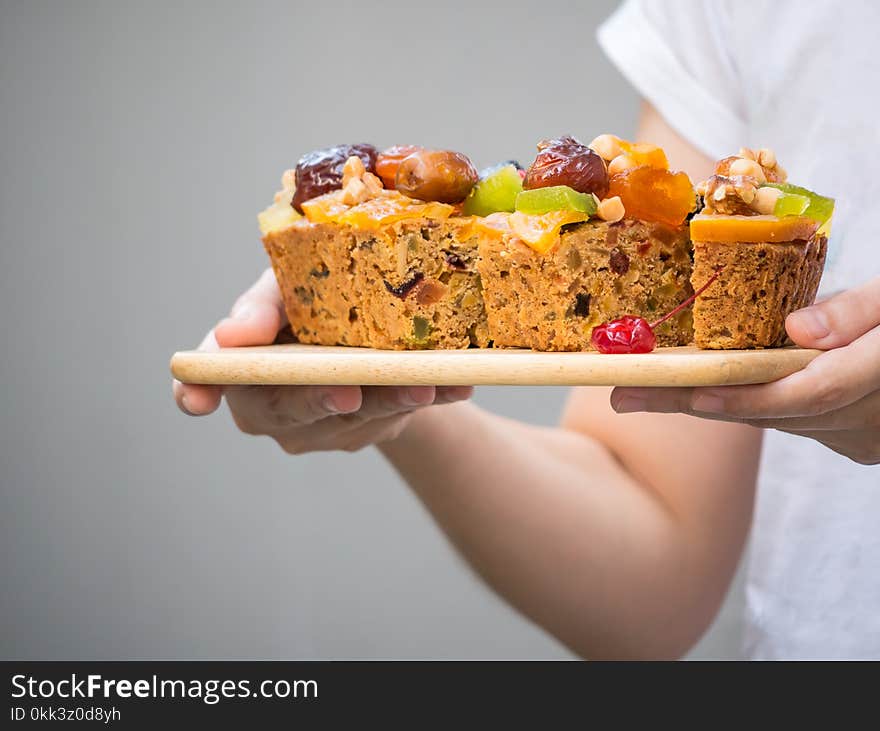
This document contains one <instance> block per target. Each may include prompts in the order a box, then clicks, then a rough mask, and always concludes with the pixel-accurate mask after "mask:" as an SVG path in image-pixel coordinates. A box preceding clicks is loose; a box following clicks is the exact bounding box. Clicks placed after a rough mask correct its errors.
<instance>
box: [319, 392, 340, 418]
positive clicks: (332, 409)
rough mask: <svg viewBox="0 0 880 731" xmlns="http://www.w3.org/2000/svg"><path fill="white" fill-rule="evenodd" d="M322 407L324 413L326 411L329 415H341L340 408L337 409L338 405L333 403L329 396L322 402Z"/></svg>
mask: <svg viewBox="0 0 880 731" xmlns="http://www.w3.org/2000/svg"><path fill="white" fill-rule="evenodd" d="M321 406H323V407H324V411H326V412H327V413H328V414H338V413H339V407H337V406H336V404H335V403H333V399H332V398H330V397H329V396H325V397H324V398H323V399H322V400H321Z"/></svg>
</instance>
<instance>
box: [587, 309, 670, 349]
mask: <svg viewBox="0 0 880 731" xmlns="http://www.w3.org/2000/svg"><path fill="white" fill-rule="evenodd" d="M590 342H591V343H592V344H593V347H594V348H595V349H596V350H598V351H599V352H600V353H650V352H651V351H652V350H654V347H655V346H656V345H657V337H656V336H655V335H654V330H653V329H652V328H651V326H650V325H649V324H648V321H647V320H646V319H645V318H644V317H636V316H634V315H624V316H623V317H619V318H617V319H616V320H612V321H611V322H606V323H604V324H602V325H597V326H596V327H594V328H593V334H592V335H591V336H590Z"/></svg>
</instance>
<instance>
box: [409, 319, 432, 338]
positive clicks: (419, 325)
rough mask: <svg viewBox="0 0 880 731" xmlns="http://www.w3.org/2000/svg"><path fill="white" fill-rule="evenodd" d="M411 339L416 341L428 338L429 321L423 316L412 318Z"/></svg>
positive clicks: (429, 331) (429, 332)
mask: <svg viewBox="0 0 880 731" xmlns="http://www.w3.org/2000/svg"><path fill="white" fill-rule="evenodd" d="M412 323H413V330H412V332H413V334H412V336H413V340H415V341H416V342H424V341H425V340H427V339H428V335H430V334H431V323H430V322H428V321H427V320H426V319H425V318H424V317H414V318H413V321H412Z"/></svg>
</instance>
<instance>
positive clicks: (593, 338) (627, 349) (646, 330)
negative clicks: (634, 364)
mask: <svg viewBox="0 0 880 731" xmlns="http://www.w3.org/2000/svg"><path fill="white" fill-rule="evenodd" d="M722 271H723V269H719V270H717V271H716V272H715V274H713V275H712V276H711V277H709V279H708V281H707V282H706V283H705V284H704V285H703V286H702V287H700V288H699V289H698V290H697V291H696V292H694V293H693V294H692V295H691V296H690V297H688V298H687V299H686V300H685V301H684V302H682V303H681V304H680V305H678V307H676V308H675V309H674V310H672V312H669V313H667V314H666V315H664V316H663V317H661V318H660V319H659V320H656V321H655V322H650V323H649V322H648V321H647V320H646V319H645V318H644V317H638V316H637V315H624V316H623V317H618V318H617V319H616V320H611V322H605V323H602V324H601V325H597V326H596V327H594V328H593V333H592V335H590V343H591V344H592V345H593V347H594V348H595V349H596V350H598V351H599V352H600V353H650V352H651V351H652V350H654V348H655V347H656V345H657V336H656V335H654V330H656V329H657V328H658V327H659V326H660V325H662V324H663V323H664V322H666V321H667V320H668V319H669V318H670V317H675V315H677V314H678V313H679V312H681V311H682V310H683V309H684V308H685V307H690V306H691V305H692V304H693V303H694V301H695V300H696V299H697V297H699V296H700V295H701V294H703V292H705V291H706V289H708V287H709V285H711V284H712V282H714V281H715V280H716V279H718V277H719V275H720V274H721V272H722Z"/></svg>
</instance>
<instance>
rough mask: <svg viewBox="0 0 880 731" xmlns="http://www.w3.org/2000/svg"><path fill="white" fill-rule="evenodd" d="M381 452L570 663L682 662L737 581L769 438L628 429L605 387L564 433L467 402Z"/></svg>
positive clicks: (638, 423)
mask: <svg viewBox="0 0 880 731" xmlns="http://www.w3.org/2000/svg"><path fill="white" fill-rule="evenodd" d="M730 426H732V427H733V428H723V427H730ZM718 427H722V428H718ZM381 449H382V451H383V453H384V454H385V455H386V456H387V457H388V458H389V459H390V460H391V462H392V463H393V464H394V466H395V467H396V468H397V469H398V471H399V472H400V473H401V475H402V476H403V477H404V478H405V479H406V480H407V482H408V483H409V484H410V486H411V487H412V488H413V490H414V491H415V492H416V494H417V495H418V496H419V498H420V499H421V500H422V501H423V502H424V504H425V505H426V507H427V508H428V510H429V511H430V512H431V513H432V515H433V516H434V518H435V520H436V521H437V522H438V524H439V525H440V526H441V528H443V530H444V531H445V532H446V533H447V535H448V536H449V538H450V540H451V541H452V542H453V543H454V544H455V546H456V547H457V548H458V549H459V551H460V552H461V553H462V554H463V555H464V556H465V558H467V560H468V561H469V562H470V563H471V564H472V565H473V566H474V568H475V569H476V570H477V571H478V572H479V573H480V574H481V575H482V576H483V577H484V578H485V579H486V581H487V582H488V583H489V584H490V585H491V586H492V587H493V588H494V589H495V590H496V591H497V592H498V593H500V594H501V595H503V596H504V597H505V598H507V599H508V600H509V601H510V602H511V603H512V604H513V605H514V606H516V607H517V608H519V609H520V610H521V611H522V612H524V613H525V614H526V615H528V616H529V617H531V618H532V619H533V620H535V621H536V622H537V623H538V624H540V625H542V626H543V627H545V628H546V629H548V630H549V631H550V632H552V633H553V634H554V635H556V636H557V637H558V638H559V639H560V640H562V641H563V642H564V643H566V644H567V645H569V646H570V647H571V648H572V649H574V650H575V651H577V652H578V653H580V654H582V655H584V656H586V657H591V658H602V657H614V658H620V657H667V656H668V657H674V656H678V655H680V654H682V653H683V652H685V651H686V650H687V649H688V648H689V647H690V646H691V645H692V644H693V643H694V642H695V641H696V640H697V639H698V638H699V637H700V635H701V634H702V632H703V631H704V630H705V628H706V627H707V626H708V624H709V623H710V621H711V620H712V618H713V617H714V615H715V613H716V611H717V609H718V606H719V604H720V602H721V600H722V599H723V597H724V593H725V591H726V589H727V586H728V584H729V581H730V579H731V577H732V575H733V572H734V570H735V568H736V564H737V561H738V558H739V556H740V553H741V551H742V546H743V543H744V540H745V536H746V533H747V531H748V525H749V521H750V515H751V505H752V496H753V489H754V483H755V474H756V470H757V463H758V453H759V449H760V434H759V432H758V431H757V430H752V429H748V428H747V427H746V428H744V427H741V426H738V425H723V424H720V423H715V424H710V423H706V422H703V423H701V422H699V421H698V420H696V419H693V418H689V417H682V416H672V417H669V416H666V417H657V416H640V417H636V418H627V417H621V416H618V415H616V414H614V412H613V411H612V410H611V409H610V407H609V405H608V391H607V390H606V389H577V390H575V392H574V393H573V395H572V397H571V399H570V402H569V405H568V409H567V410H566V415H565V417H564V419H563V425H562V428H560V429H542V428H537V427H532V426H527V425H524V424H520V423H517V422H512V421H508V420H505V419H502V418H500V417H497V416H494V415H491V414H487V413H485V412H482V411H480V410H479V409H477V408H475V407H473V406H472V405H470V404H458V405H454V406H448V407H444V408H443V409H435V410H427V411H424V412H421V413H419V414H417V415H416V416H415V417H414V418H413V420H412V422H411V423H410V424H409V426H408V427H407V428H406V429H405V430H404V432H403V433H402V434H401V436H400V437H399V438H398V439H396V440H393V441H389V442H386V443H385V444H383V445H381Z"/></svg>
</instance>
